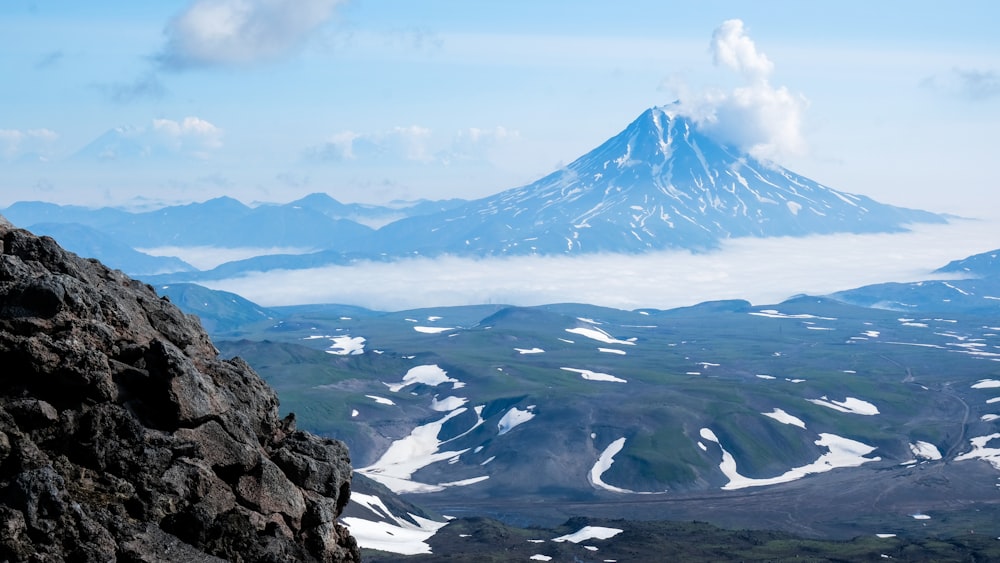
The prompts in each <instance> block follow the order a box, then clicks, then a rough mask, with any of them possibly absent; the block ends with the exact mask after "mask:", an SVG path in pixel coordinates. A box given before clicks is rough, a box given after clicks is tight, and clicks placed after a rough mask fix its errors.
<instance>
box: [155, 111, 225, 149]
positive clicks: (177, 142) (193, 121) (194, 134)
mask: <svg viewBox="0 0 1000 563" xmlns="http://www.w3.org/2000/svg"><path fill="white" fill-rule="evenodd" d="M152 130H153V132H154V133H155V134H156V135H157V136H159V137H160V138H161V139H163V141H164V142H165V143H166V144H167V145H168V146H169V147H170V148H172V149H174V150H176V151H182V150H185V149H188V150H189V151H191V153H192V154H194V155H195V156H205V151H207V150H214V149H218V148H220V147H222V133H223V132H222V129H220V128H219V127H216V126H215V125H213V124H212V123H210V122H208V121H206V120H204V119H201V118H200V117H185V118H184V119H182V120H181V121H173V120H171V119H154V120H153V129H152Z"/></svg>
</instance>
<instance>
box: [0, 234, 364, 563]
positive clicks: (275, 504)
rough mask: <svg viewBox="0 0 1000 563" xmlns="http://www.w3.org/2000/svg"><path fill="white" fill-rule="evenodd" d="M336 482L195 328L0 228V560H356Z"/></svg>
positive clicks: (162, 304) (95, 270) (126, 284)
mask: <svg viewBox="0 0 1000 563" xmlns="http://www.w3.org/2000/svg"><path fill="white" fill-rule="evenodd" d="M350 482H351V465H350V459H349V457H348V452H347V448H346V447H345V446H344V444H343V443H341V442H338V441H333V440H328V439H322V438H318V437H316V436H313V435H311V434H308V433H305V432H301V431H297V430H295V423H294V419H293V418H291V417H288V418H285V419H283V420H282V419H279V418H278V400H277V397H276V396H275V394H274V392H273V391H272V390H271V389H270V388H269V387H268V386H267V385H266V384H265V383H264V382H263V381H262V380H261V379H260V377H258V375H257V374H256V373H255V372H254V371H253V370H252V369H251V368H250V367H249V366H248V365H247V364H246V363H245V362H244V361H242V360H240V359H238V358H237V359H233V360H221V359H219V358H218V357H217V351H216V349H215V347H214V346H213V344H212V342H211V341H210V340H209V338H208V336H207V335H206V334H205V332H204V330H202V328H201V326H200V324H199V323H198V321H197V319H196V318H194V317H189V316H185V315H184V314H183V313H181V311H180V310H179V309H177V308H176V307H174V306H173V305H172V304H171V303H170V302H169V301H167V300H165V299H160V298H159V297H157V295H156V293H155V292H154V291H153V289H152V288H151V287H149V286H147V285H145V284H142V283H140V282H137V281H134V280H131V279H129V278H128V277H126V276H125V275H124V274H122V273H121V272H118V271H112V270H109V269H107V268H105V267H104V266H102V265H101V264H100V263H98V262H96V261H92V260H84V259H81V258H79V257H77V256H75V255H73V254H70V253H67V252H65V251H64V250H62V249H61V248H60V247H59V246H58V245H57V244H56V243H55V241H53V240H52V239H49V238H38V237H35V236H33V235H32V234H30V233H28V232H27V231H23V230H18V229H15V228H13V227H12V226H11V225H10V224H9V223H7V222H6V221H4V220H3V218H2V217H0V561H3V560H9V561H62V560H69V561H113V560H118V561H218V560H220V559H226V560H231V561H292V560H296V561H357V560H360V555H359V552H358V547H357V544H356V542H355V541H354V538H352V537H351V536H350V534H349V533H348V531H347V530H346V529H345V528H344V527H342V526H340V525H338V524H337V522H336V520H337V518H338V516H339V515H340V513H341V510H342V509H343V507H344V505H346V504H347V501H348V498H349V496H350Z"/></svg>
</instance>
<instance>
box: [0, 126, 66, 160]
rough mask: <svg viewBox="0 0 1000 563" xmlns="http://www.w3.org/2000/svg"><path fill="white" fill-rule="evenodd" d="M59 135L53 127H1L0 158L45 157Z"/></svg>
mask: <svg viewBox="0 0 1000 563" xmlns="http://www.w3.org/2000/svg"><path fill="white" fill-rule="evenodd" d="M58 138H59V135H58V134H57V133H56V132H55V131H52V130H51V129H45V128H39V129H25V130H21V129H0V160H5V161H10V160H16V159H19V158H24V157H29V158H30V157H37V158H39V159H44V158H46V157H47V155H48V153H49V152H50V150H51V146H52V144H53V143H54V142H55V141H56V139H58Z"/></svg>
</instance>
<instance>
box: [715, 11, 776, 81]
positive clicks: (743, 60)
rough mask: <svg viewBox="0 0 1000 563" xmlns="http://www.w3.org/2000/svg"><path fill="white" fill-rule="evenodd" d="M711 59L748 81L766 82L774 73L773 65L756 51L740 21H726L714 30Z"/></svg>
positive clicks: (762, 54)
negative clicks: (748, 79) (736, 72)
mask: <svg viewBox="0 0 1000 563" xmlns="http://www.w3.org/2000/svg"><path fill="white" fill-rule="evenodd" d="M712 58H713V60H714V61H715V64H716V65H720V64H722V65H725V66H727V67H729V68H731V69H733V70H735V71H738V72H739V73H741V74H742V75H743V76H745V77H747V78H750V79H756V80H767V78H768V76H770V75H771V73H772V72H773V71H774V63H772V62H771V60H770V59H768V58H767V55H765V54H764V53H760V52H758V51H757V46H756V45H755V44H754V42H753V40H751V39H750V37H748V36H747V34H746V30H745V28H744V27H743V22H742V21H741V20H726V21H724V22H722V25H720V26H719V27H717V28H716V29H715V31H714V32H713V33H712Z"/></svg>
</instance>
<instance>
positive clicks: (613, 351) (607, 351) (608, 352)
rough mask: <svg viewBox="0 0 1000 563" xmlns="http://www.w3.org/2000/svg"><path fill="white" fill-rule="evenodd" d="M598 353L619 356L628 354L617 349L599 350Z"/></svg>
mask: <svg viewBox="0 0 1000 563" xmlns="http://www.w3.org/2000/svg"><path fill="white" fill-rule="evenodd" d="M597 351H598V352H605V353H607V354H618V355H619V356H624V355H625V354H626V352H625V350H618V349H617V348H598V349H597Z"/></svg>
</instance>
